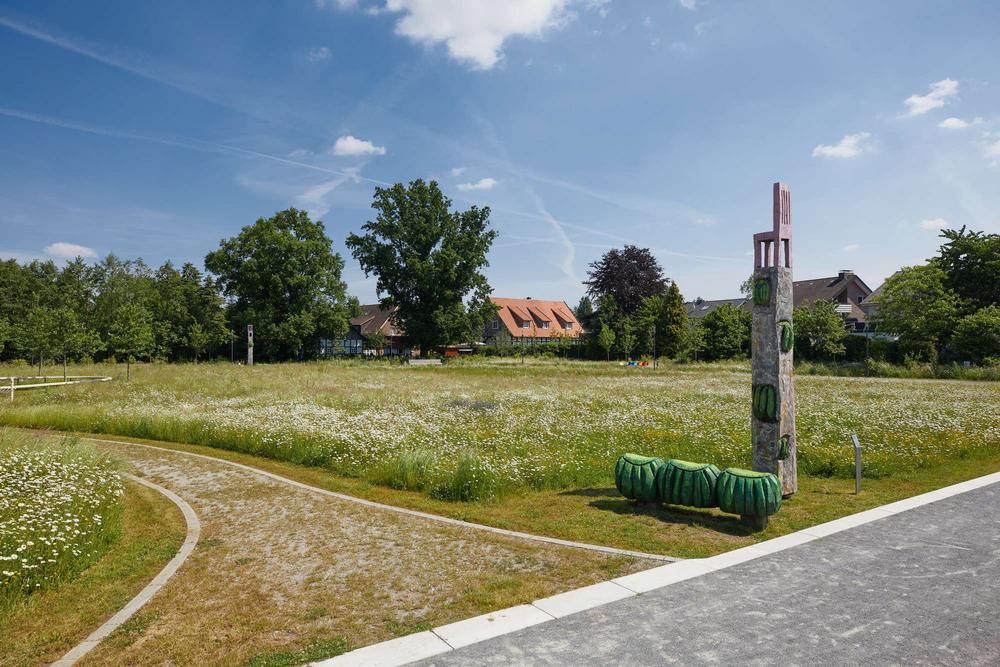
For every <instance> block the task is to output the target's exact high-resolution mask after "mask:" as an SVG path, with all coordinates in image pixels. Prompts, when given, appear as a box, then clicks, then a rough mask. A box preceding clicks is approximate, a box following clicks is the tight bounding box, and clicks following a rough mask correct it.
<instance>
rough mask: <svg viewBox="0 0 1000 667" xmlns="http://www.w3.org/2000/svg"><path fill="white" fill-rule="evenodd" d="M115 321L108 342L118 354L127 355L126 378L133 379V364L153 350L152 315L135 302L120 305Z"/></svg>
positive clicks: (115, 314)
mask: <svg viewBox="0 0 1000 667" xmlns="http://www.w3.org/2000/svg"><path fill="white" fill-rule="evenodd" d="M113 319H114V322H113V323H112V324H111V331H110V333H109V336H108V343H109V345H110V347H111V349H112V350H114V353H115V355H116V356H123V357H125V364H126V365H125V379H126V380H130V379H132V364H133V363H134V362H135V361H136V360H138V359H139V358H140V357H142V356H146V355H149V354H150V353H151V352H152V351H153V346H154V345H155V343H156V341H155V339H154V338H153V324H152V317H151V316H150V314H149V311H148V310H146V309H145V308H143V307H142V306H140V305H139V304H135V303H126V304H124V305H122V306H119V307H118V309H117V310H116V311H115V313H114V317H113Z"/></svg>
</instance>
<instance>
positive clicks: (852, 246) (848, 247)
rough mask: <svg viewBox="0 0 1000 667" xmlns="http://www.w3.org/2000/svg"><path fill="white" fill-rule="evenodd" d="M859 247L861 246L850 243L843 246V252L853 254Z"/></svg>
mask: <svg viewBox="0 0 1000 667" xmlns="http://www.w3.org/2000/svg"><path fill="white" fill-rule="evenodd" d="M860 247H861V245H860V244H858V243H850V244H848V245H845V246H844V252H854V251H855V250H857V249H858V248H860Z"/></svg>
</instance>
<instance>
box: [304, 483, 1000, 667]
mask: <svg viewBox="0 0 1000 667" xmlns="http://www.w3.org/2000/svg"><path fill="white" fill-rule="evenodd" d="M997 483H1000V472H998V473H992V474H989V475H984V476H983V477H977V478H976V479H971V480H968V481H965V482H961V483H959V484H953V485H952V486H946V487H944V488H942V489H938V490H936V491H930V492H928V493H924V494H921V495H919V496H913V497H912V498H907V499H905V500H899V501H897V502H894V503H889V504H888V505H883V506H881V507H876V508H874V509H870V510H866V511H864V512H859V513H857V514H852V515H850V516H845V517H843V518H840V519H835V520H833V521H828V522H827V523H822V524H819V525H817V526H813V527H811V528H806V529H804V530H800V531H798V532H795V533H789V534H788V535H782V536H781V537H776V538H774V539H772V540H768V541H766V542H761V543H759V544H753V545H750V546H746V547H743V548H742V549H735V550H733V551H728V552H726V553H724V554H719V555H718V556H712V557H711V558H699V559H688V560H684V561H681V562H678V563H672V564H669V565H662V566H660V567H655V568H652V569H650V570H644V571H642V572H636V573H635V574H630V575H626V576H624V577H618V578H617V579H612V580H611V581H606V582H603V583H599V584H593V585H591V586H585V587H583V588H578V589H576V590H572V591H568V592H566V593H560V594H559V595H554V596H552V597H550V598H545V599H542V600H535V601H534V602H533V603H531V604H526V605H518V606H516V607H510V608H508V609H501V610H500V611H496V612H493V613H491V614H484V615H483V616H477V617H475V618H470V619H467V620H464V621H459V622H457V623H451V624H449V625H445V626H441V627H439V628H434V629H433V630H430V631H428V632H421V633H419V635H422V638H421V639H420V640H419V641H421V642H422V643H421V648H422V649H423V650H422V651H421V652H420V655H416V654H410V653H407V652H406V651H401V650H399V647H401V646H404V644H403V643H402V640H405V639H409V637H414V638H415V637H416V636H417V635H409V636H407V637H400V638H398V639H393V640H390V641H387V642H382V643H380V644H373V645H371V646H366V647H364V648H361V649H358V650H356V651H351V652H349V653H345V654H343V655H340V656H337V657H336V658H330V659H329V660H323V661H320V662H314V663H311V664H312V666H313V667H345V666H347V665H351V666H354V665H378V666H379V667H399V666H400V665H406V664H410V663H412V662H416V661H418V660H424V659H427V658H431V657H433V656H435V655H440V654H442V653H447V652H448V651H452V650H454V649H456V648H459V647H461V646H468V645H469V644H473V643H476V642H479V641H483V640H485V639H490V638H493V637H498V636H500V635H505V634H508V633H511V632H516V631H517V630H522V629H524V628H527V627H530V626H532V625H538V624H540V623H546V622H548V621H552V620H555V619H556V618H561V617H563V616H567V615H569V614H575V613H577V612H580V611H584V610H587V609H592V608H594V607H599V606H602V605H605V604H610V603H612V602H615V601H617V600H621V599H624V598H628V597H632V596H634V595H641V594H643V593H647V592H649V591H653V590H656V589H659V588H663V587H665V586H670V585H671V584H675V583H677V582H679V581H684V580H686V579H692V578H694V577H700V576H702V575H705V574H708V573H710V572H716V571H718V570H723V569H725V568H727V567H732V566H734V565H738V564H740V563H745V562H747V561H751V560H754V559H756V558H761V557H763V556H767V555H769V554H773V553H777V552H779V551H785V550H786V549H791V548H794V547H797V546H799V545H801V544H805V543H807V542H812V541H813V540H818V539H821V538H823V537H827V536H829V535H834V534H836V533H840V532H844V531H847V530H850V529H852V528H856V527H858V526H863V525H865V524H868V523H872V522H873V521H878V520H879V519H884V518H886V517H889V516H893V515H895V514H899V513H901V512H906V511H908V510H911V509H915V508H917V507H921V506H923V505H929V504H931V503H934V502H937V501H939V500H944V499H946V498H951V497H952V496H957V495H959V494H962V493H966V492H968V491H973V490H975V489H979V488H982V487H984V486H989V485H990V484H997ZM434 637H437V638H438V641H437V642H435V641H434V639H433V638H434ZM414 641H417V640H414Z"/></svg>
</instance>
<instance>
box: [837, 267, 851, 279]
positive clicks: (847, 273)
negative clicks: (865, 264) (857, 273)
mask: <svg viewBox="0 0 1000 667" xmlns="http://www.w3.org/2000/svg"><path fill="white" fill-rule="evenodd" d="M837 277H838V278H840V279H841V280H850V279H851V278H853V277H854V271H853V269H841V270H840V273H838V274H837Z"/></svg>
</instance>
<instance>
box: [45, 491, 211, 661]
mask: <svg viewBox="0 0 1000 667" xmlns="http://www.w3.org/2000/svg"><path fill="white" fill-rule="evenodd" d="M125 477H127V478H129V479H130V480H132V481H133V482H136V483H138V484H142V485H143V486H147V487H149V488H151V489H153V490H154V491H158V492H159V493H162V494H163V495H164V496H166V497H167V498H169V499H170V500H171V502H173V503H174V504H175V505H177V507H179V508H180V510H181V513H183V514H184V521H185V523H187V537H185V538H184V543H183V544H182V545H181V548H180V549H179V550H178V551H177V553H176V554H175V555H174V557H173V558H171V559H170V562H169V563H167V565H166V567H164V568H163V569H162V570H160V573H159V574H157V575H156V576H155V577H154V578H153V580H152V581H151V582H149V583H148V584H147V585H146V587H145V588H143V589H142V590H141V591H139V594H138V595H136V596H135V597H134V598H132V599H131V600H130V601H129V603H128V604H127V605H125V606H124V607H122V608H121V610H119V612H118V613H117V614H115V615H114V616H112V617H111V618H109V619H108V620H107V621H106V622H105V623H104V625H102V626H101V627H99V628H97V629H96V630H94V632H92V633H91V634H90V636H89V637H87V638H86V639H84V640H83V641H82V642H80V643H79V644H77V645H76V646H75V647H73V648H72V649H70V651H69V652H68V653H67V654H66V655H64V656H63V657H62V658H60V659H59V660H57V661H56V662H54V663H52V664H53V667H69V665H73V664H75V663H76V662H77V661H78V660H79V659H80V658H82V657H83V656H85V655H86V654H87V653H88V652H90V650H91V649H93V648H94V647H95V646H97V645H98V644H100V643H101V641H102V640H103V639H104V638H105V637H107V636H108V635H110V634H111V633H112V632H114V631H115V630H116V629H118V627H119V626H120V625H121V624H122V623H124V622H125V621H127V620H128V619H129V618H131V617H132V616H133V615H134V614H135V613H136V612H137V611H139V609H141V608H142V606H143V605H144V604H146V603H147V602H149V601H150V599H152V597H153V596H154V595H156V593H157V592H158V591H159V590H160V589H161V588H163V586H164V584H166V583H167V580H168V579H170V577H172V576H174V573H175V572H177V569H178V568H179V567H180V566H181V564H182V563H183V562H184V561H185V560H187V557H188V556H190V555H191V552H192V551H194V548H195V546H196V545H197V544H198V538H199V537H200V536H201V521H199V520H198V515H197V514H195V512H194V510H193V509H191V506H190V505H188V504H187V502H185V501H184V499H183V498H181V497H180V496H178V495H177V494H176V493H174V492H173V491H170V490H169V489H165V488H163V487H162V486H160V485H159V484H154V483H153V482H150V481H147V480H145V479H142V478H141V477H136V476H135V475H130V474H127V473H126V474H125Z"/></svg>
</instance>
